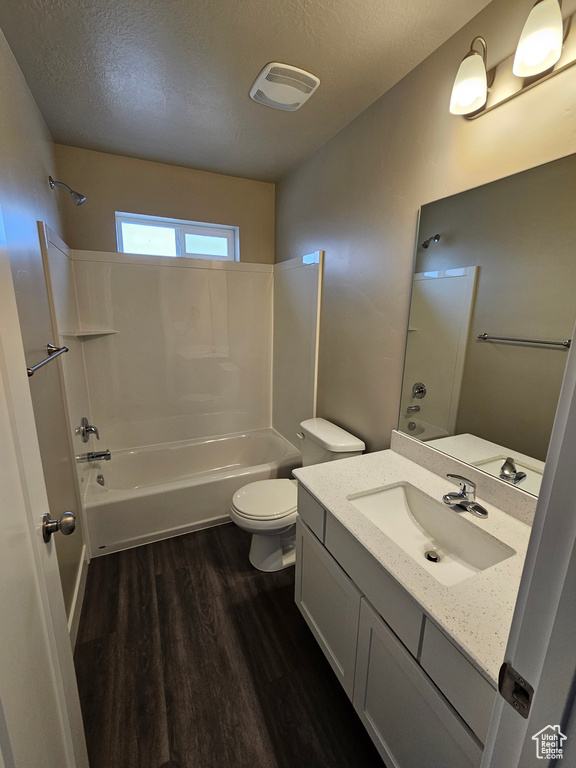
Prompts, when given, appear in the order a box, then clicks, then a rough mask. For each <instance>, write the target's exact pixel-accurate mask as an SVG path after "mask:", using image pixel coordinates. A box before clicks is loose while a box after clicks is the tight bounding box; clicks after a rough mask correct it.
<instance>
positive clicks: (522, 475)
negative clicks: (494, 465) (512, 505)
mask: <svg viewBox="0 0 576 768" xmlns="http://www.w3.org/2000/svg"><path fill="white" fill-rule="evenodd" d="M500 479H501V480H506V482H507V483H512V485H518V483H521V482H522V480H525V479H526V472H520V471H518V470H517V469H516V464H515V462H514V459H513V458H511V457H510V456H508V458H507V459H506V461H505V462H504V464H502V466H501V467H500Z"/></svg>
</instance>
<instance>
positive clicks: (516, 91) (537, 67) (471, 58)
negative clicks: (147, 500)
mask: <svg viewBox="0 0 576 768" xmlns="http://www.w3.org/2000/svg"><path fill="white" fill-rule="evenodd" d="M561 3H562V0H537V2H536V4H535V5H534V6H533V8H532V10H531V11H530V14H529V16H528V18H527V19H526V23H525V24H524V29H523V30H522V34H521V35H520V40H519V42H518V46H517V49H516V51H515V52H514V53H512V54H510V55H509V56H508V57H507V58H505V59H504V60H502V61H500V62H499V63H497V64H496V65H495V66H493V67H491V69H490V70H488V72H487V74H483V73H482V71H481V65H482V64H485V62H486V43H485V41H484V39H483V38H482V37H475V38H474V40H473V41H472V45H471V47H470V50H469V51H468V53H467V54H466V56H465V57H464V59H463V60H462V63H461V64H460V68H459V70H458V74H457V75H456V80H455V82H454V87H453V89H452V98H451V100H450V112H451V113H452V114H453V115H462V116H463V117H465V118H466V119H467V120H475V119H476V118H478V117H481V116H482V115H486V114H487V113H488V112H491V111H492V110H493V109H496V107H499V106H501V105H502V104H505V103H506V102H507V101H511V100H512V99H515V98H516V96H519V95H520V94H521V93H525V92H526V91H529V90H531V89H532V88H535V87H536V86H538V85H540V83H544V82H546V80H550V78H552V77H555V76H556V75H557V74H559V73H560V72H564V70H566V69H568V68H569V67H573V66H574V65H575V64H576V13H572V14H571V15H568V16H566V17H565V18H564V19H562V7H561ZM478 42H480V44H481V46H482V52H480V51H479V50H478V46H477V43H478ZM484 72H485V70H484ZM485 81H486V83H487V88H486V90H484V82H485ZM484 93H485V94H486V95H485V97H484V98H483V97H482V95H481V94H484Z"/></svg>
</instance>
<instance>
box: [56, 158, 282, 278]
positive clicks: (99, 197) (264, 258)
mask: <svg viewBox="0 0 576 768" xmlns="http://www.w3.org/2000/svg"><path fill="white" fill-rule="evenodd" d="M56 159H57V164H58V179H59V180H61V181H64V182H66V184H68V185H69V186H71V187H73V188H74V189H77V190H79V191H80V192H82V194H84V195H86V197H87V198H88V200H87V202H86V203H85V204H84V205H82V206H81V207H80V208H76V207H75V206H66V207H64V208H63V214H64V233H65V236H64V240H65V241H66V242H67V244H68V245H69V246H70V247H71V248H77V249H81V250H88V251H115V250H116V230H115V224H114V213H115V211H122V212H124V213H144V214H148V215H151V216H167V217H170V218H174V219H186V220H189V221H206V222H209V223H211V224H228V225H231V226H237V227H239V228H240V260H241V261H252V262H257V263H259V264H272V263H273V262H274V184H268V183H266V182H263V181H251V180H249V179H239V178H235V177H233V176H223V175H221V174H217V173H206V172H205V171H196V170H193V169H191V168H181V167H179V166H175V165H165V164H164V163H153V162H149V161H147V160H137V159H135V158H131V157H122V156H120V155H108V154H105V153H103V152H93V151H91V150H87V149H77V148H76V147H66V146H62V145H58V144H57V145H56Z"/></svg>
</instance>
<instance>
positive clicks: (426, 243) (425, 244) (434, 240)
mask: <svg viewBox="0 0 576 768" xmlns="http://www.w3.org/2000/svg"><path fill="white" fill-rule="evenodd" d="M439 240H440V235H432V237H429V238H428V240H424V242H423V243H422V248H428V247H429V245H430V243H437V242H438V241H439Z"/></svg>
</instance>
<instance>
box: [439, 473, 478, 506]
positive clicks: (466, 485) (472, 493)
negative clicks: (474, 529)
mask: <svg viewBox="0 0 576 768" xmlns="http://www.w3.org/2000/svg"><path fill="white" fill-rule="evenodd" d="M446 477H453V478H454V480H458V481H459V483H460V490H459V491H458V492H456V491H452V492H451V493H445V494H444V496H442V501H443V502H444V504H448V505H450V506H451V507H454V508H455V510H456V512H463V511H464V510H466V511H468V512H472V514H474V515H477V516H478V517H488V512H487V511H486V510H485V509H484V507H483V506H482V505H481V504H478V502H477V501H476V483H474V482H473V481H472V480H468V478H467V477H462V475H452V474H447V475H446Z"/></svg>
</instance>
